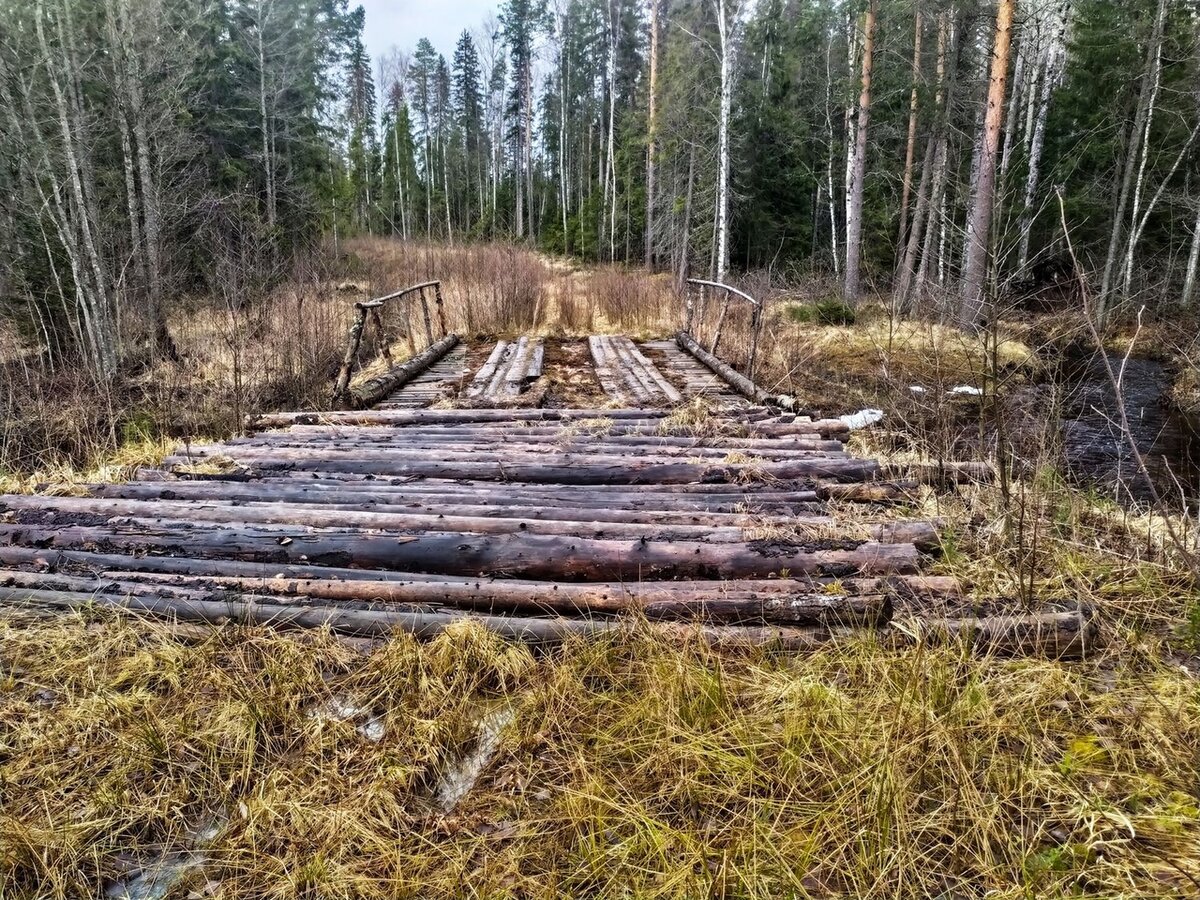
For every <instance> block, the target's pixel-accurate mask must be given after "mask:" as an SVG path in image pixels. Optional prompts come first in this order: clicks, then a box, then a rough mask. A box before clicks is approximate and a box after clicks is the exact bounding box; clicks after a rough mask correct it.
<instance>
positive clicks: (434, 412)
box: [247, 409, 667, 429]
mask: <svg viewBox="0 0 1200 900" xmlns="http://www.w3.org/2000/svg"><path fill="white" fill-rule="evenodd" d="M666 415H667V412H666V411H664V410H661V409H403V410H357V411H348V410H336V411H331V412H278V413H262V414H260V415H258V416H254V417H252V418H250V419H249V420H248V422H247V424H248V425H249V426H250V427H251V428H255V429H263V428H286V427H287V426H289V425H321V424H324V425H391V426H405V425H427V424H458V423H465V422H510V423H515V422H563V421H578V420H579V419H602V418H603V419H613V420H620V421H630V420H632V421H647V420H658V419H661V418H663V417H665V416H666Z"/></svg>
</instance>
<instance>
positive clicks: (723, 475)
mask: <svg viewBox="0 0 1200 900" xmlns="http://www.w3.org/2000/svg"><path fill="white" fill-rule="evenodd" d="M230 455H231V456H232V457H233V458H234V460H235V461H236V462H243V463H248V464H251V465H252V466H253V468H254V470H255V471H257V472H260V473H267V472H278V471H305V472H320V473H343V474H362V475H376V476H389V477H418V478H449V479H460V478H466V479H483V480H494V481H528V482H538V483H553V484H647V483H658V484H668V483H670V484H689V483H692V482H707V483H722V484H738V483H742V482H753V481H758V482H778V481H789V480H793V479H797V478H823V479H829V480H833V481H845V482H855V481H871V480H873V479H874V478H875V477H876V475H877V474H878V472H879V464H878V463H877V462H875V461H874V460H860V459H797V460H790V461H775V462H763V463H724V462H716V461H712V462H704V461H700V462H686V461H681V460H665V459H664V460H658V459H650V460H647V459H645V458H642V459H636V460H630V459H626V458H624V457H619V456H581V455H577V454H570V453H564V454H561V455H559V456H556V457H554V458H552V459H551V458H547V459H546V460H545V461H538V462H531V461H529V457H528V456H527V455H524V454H520V455H515V456H505V455H503V454H486V455H484V454H480V455H479V456H474V455H472V454H457V455H455V454H447V456H450V458H448V459H429V458H428V457H424V456H422V457H419V458H412V457H408V456H404V455H402V454H401V453H399V452H385V451H380V452H379V453H377V454H369V455H367V456H366V458H363V457H355V456H345V455H342V456H338V455H336V454H332V453H307V454H305V453H288V452H286V451H280V452H278V453H271V454H259V453H244V454H243V453H231V454H230ZM464 456H465V457H467V458H462V457H464ZM481 457H482V458H481ZM196 461H197V458H196V457H182V456H170V457H167V458H166V459H165V460H164V461H163V464H164V465H166V466H168V467H172V466H180V467H184V468H187V467H191V466H194V465H195V464H196Z"/></svg>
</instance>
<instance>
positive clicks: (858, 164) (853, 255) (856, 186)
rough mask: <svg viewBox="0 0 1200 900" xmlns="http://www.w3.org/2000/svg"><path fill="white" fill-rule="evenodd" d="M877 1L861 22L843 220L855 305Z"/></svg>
mask: <svg viewBox="0 0 1200 900" xmlns="http://www.w3.org/2000/svg"><path fill="white" fill-rule="evenodd" d="M877 11H878V0H871V2H870V5H869V6H868V7H867V13H866V17H865V19H864V21H863V49H862V89H861V92H860V93H859V96H858V125H857V131H856V134H855V139H854V169H853V173H852V175H851V179H850V206H849V212H848V214H847V217H846V282H845V286H844V289H843V293H844V295H845V298H846V302H847V303H850V304H854V303H857V302H858V298H859V293H860V290H861V284H860V282H861V278H862V204H863V181H864V179H865V177H866V165H867V127H868V125H869V123H870V118H871V67H872V64H873V60H872V56H873V54H874V50H875V17H876V13H877Z"/></svg>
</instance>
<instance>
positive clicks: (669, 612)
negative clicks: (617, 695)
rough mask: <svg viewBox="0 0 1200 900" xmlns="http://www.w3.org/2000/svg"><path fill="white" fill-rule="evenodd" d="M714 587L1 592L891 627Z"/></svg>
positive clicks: (230, 582)
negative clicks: (282, 599)
mask: <svg viewBox="0 0 1200 900" xmlns="http://www.w3.org/2000/svg"><path fill="white" fill-rule="evenodd" d="M719 584H721V583H720V582H706V583H704V585H703V587H701V588H700V589H699V590H696V591H692V592H686V591H680V590H655V589H654V586H653V584H648V585H647V584H643V585H633V586H628V587H627V586H622V585H619V584H618V585H608V586H605V587H604V588H603V589H600V590H598V589H597V586H593V585H586V584H584V585H578V584H572V585H559V584H552V583H547V582H535V583H533V584H532V585H530V584H528V583H522V584H514V583H507V582H503V581H491V582H480V581H474V582H472V581H461V580H458V581H440V582H439V581H424V582H422V581H414V582H408V583H396V582H389V581H365V580H363V581H340V580H335V579H311V580H307V581H303V582H296V581H289V580H285V579H277V578H273V579H264V578H242V577H237V576H219V577H208V578H202V577H194V576H193V577H190V578H188V577H185V576H179V575H161V574H152V573H113V574H108V575H89V576H75V575H65V574H61V573H55V574H50V573H44V572H16V571H10V570H0V586H3V587H11V588H27V589H34V590H50V591H71V592H87V593H92V594H107V595H110V596H111V595H116V596H121V597H130V596H145V595H148V594H149V595H153V594H158V595H166V596H170V597H186V598H190V599H194V600H215V601H224V600H228V599H230V598H231V596H232V597H233V598H234V599H241V598H245V597H254V598H256V599H263V598H266V599H268V602H269V598H271V597H292V598H297V599H298V600H300V601H302V602H306V603H308V602H311V601H312V600H313V599H316V600H336V601H340V602H346V603H351V604H365V605H372V606H376V605H378V604H380V603H385V604H392V605H400V606H403V607H406V608H408V609H410V610H413V609H418V608H420V609H426V610H429V611H436V609H437V608H438V607H446V606H449V607H454V608H456V609H465V610H472V611H478V612H501V611H502V612H506V613H507V612H523V613H531V614H533V615H547V614H565V615H572V616H585V617H587V616H594V615H603V616H612V615H621V614H629V613H639V614H641V615H644V616H645V617H646V618H648V619H654V620H659V621H671V620H673V621H678V622H706V623H709V624H727V625H788V626H795V625H805V626H826V627H832V626H839V625H854V626H871V627H873V626H877V625H882V624H885V623H886V622H887V621H888V619H890V618H891V611H892V600H891V596H890V595H888V594H880V593H876V594H861V595H850V594H830V593H817V594H813V593H800V592H793V593H781V592H777V591H771V592H767V593H763V594H760V593H757V592H755V591H753V590H743V589H741V587H740V585H742V584H746V582H726V583H725V584H724V585H723V586H724V587H727V588H728V589H727V590H722V591H716V590H713V588H714V586H716V585H719Z"/></svg>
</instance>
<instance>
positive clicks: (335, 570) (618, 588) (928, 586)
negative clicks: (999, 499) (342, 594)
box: [0, 544, 962, 601]
mask: <svg viewBox="0 0 1200 900" xmlns="http://www.w3.org/2000/svg"><path fill="white" fill-rule="evenodd" d="M0 564H2V565H5V566H12V567H15V566H20V567H25V568H28V569H35V570H36V571H37V572H46V571H50V572H57V571H66V572H78V571H86V572H88V573H91V574H92V575H93V576H96V575H102V576H105V577H112V578H118V579H121V580H126V581H127V580H130V579H134V578H141V577H142V576H144V575H158V574H161V575H164V576H171V578H177V577H181V576H182V580H183V581H184V582H185V583H186V581H187V579H188V578H189V577H194V578H205V579H208V578H214V579H218V580H219V579H221V578H231V577H239V578H245V579H248V580H249V581H251V582H254V583H256V584H257V583H260V582H262V583H272V584H274V583H276V582H278V583H279V584H276V585H275V586H273V587H271V588H270V589H269V590H268V589H267V588H264V589H263V590H264V591H265V592H267V593H287V592H289V591H290V592H292V593H303V591H304V586H305V585H306V584H307V583H308V582H311V581H382V582H384V583H386V584H399V585H403V584H429V583H446V582H456V583H457V582H461V583H470V584H475V583H479V584H485V585H486V584H492V583H502V584H504V585H505V586H506V589H507V588H511V589H512V590H513V591H517V592H522V591H524V592H527V593H529V594H531V595H533V594H537V593H538V592H539V591H551V592H552V591H554V590H557V589H562V588H564V587H566V586H569V585H571V584H572V583H571V582H546V581H529V580H519V579H512V578H494V577H485V578H483V579H478V578H463V577H461V576H454V575H438V574H434V573H417V572H386V571H384V572H381V571H374V570H369V569H352V568H346V567H342V566H315V565H310V564H298V565H289V564H280V563H259V562H244V561H239V560H229V559H217V560H213V559H197V558H188V557H178V556H130V555H125V554H119V553H98V552H93V551H88V550H62V549H45V548H37V547H15V546H7V545H3V544H0ZM280 585H282V586H280ZM585 587H586V588H587V589H589V590H591V591H593V592H595V593H596V595H597V596H601V597H604V596H611V595H619V594H621V593H633V592H639V591H640V592H642V593H641V596H645V597H648V598H654V597H667V598H668V599H669V598H670V597H676V596H682V595H687V594H697V593H701V592H705V591H707V592H710V593H713V594H715V595H718V596H719V595H722V594H724V593H728V592H732V593H736V594H747V595H749V594H753V595H755V596H762V595H766V594H796V593H818V592H819V593H823V594H829V593H845V594H849V595H851V596H861V595H865V594H888V595H889V596H893V597H898V598H900V597H902V598H905V599H908V600H913V601H915V600H921V599H925V600H930V601H947V600H952V599H956V598H959V597H961V593H962V592H961V587H960V585H959V583H958V580H957V579H955V578H950V577H947V576H931V575H886V576H877V577H872V576H868V577H858V576H848V577H847V576H831V575H806V574H802V573H791V574H789V576H788V577H787V578H769V579H736V580H726V581H713V580H709V581H695V580H680V581H642V580H628V581H621V582H592V583H588V584H586V585H585ZM581 589H582V588H581Z"/></svg>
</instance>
